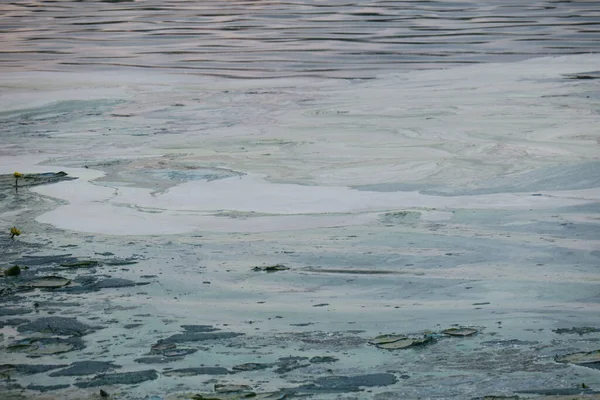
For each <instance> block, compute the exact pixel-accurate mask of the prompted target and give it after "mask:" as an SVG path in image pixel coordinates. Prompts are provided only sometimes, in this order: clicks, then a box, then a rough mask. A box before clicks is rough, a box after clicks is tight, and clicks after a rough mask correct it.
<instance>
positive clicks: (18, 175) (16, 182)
mask: <svg viewBox="0 0 600 400" xmlns="http://www.w3.org/2000/svg"><path fill="white" fill-rule="evenodd" d="M13 176H14V177H15V191H18V190H19V178H22V177H23V174H22V173H20V172H15V173H14V174H13Z"/></svg>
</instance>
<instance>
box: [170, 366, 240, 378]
mask: <svg viewBox="0 0 600 400" xmlns="http://www.w3.org/2000/svg"><path fill="white" fill-rule="evenodd" d="M230 373H231V371H230V370H228V369H227V368H223V367H195V368H180V369H172V370H168V371H163V373H162V374H163V375H164V376H196V375H227V374H230Z"/></svg>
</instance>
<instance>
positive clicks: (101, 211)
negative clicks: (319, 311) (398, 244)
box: [34, 176, 600, 235]
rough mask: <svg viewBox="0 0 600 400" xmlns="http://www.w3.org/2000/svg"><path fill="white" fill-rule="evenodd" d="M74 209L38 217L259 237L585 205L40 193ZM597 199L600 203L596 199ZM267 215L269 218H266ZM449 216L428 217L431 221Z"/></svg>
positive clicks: (65, 187) (186, 189)
mask: <svg viewBox="0 0 600 400" xmlns="http://www.w3.org/2000/svg"><path fill="white" fill-rule="evenodd" d="M34 190H35V191H36V192H38V193H40V194H44V195H47V196H51V197H55V198H59V199H63V200H67V201H69V203H70V204H69V205H65V206H60V207H58V208H57V209H56V210H54V211H51V212H48V213H45V214H43V215H42V216H40V217H38V218H37V220H38V221H39V222H44V223H50V224H53V225H55V226H57V227H59V228H63V229H69V230H75V231H82V232H94V233H110V234H132V235H133V234H135V235H141V234H171V233H182V232H189V231H194V230H197V231H224V232H227V231H235V232H256V231H274V230H295V229H307V228H317V227H328V226H343V225H356V224H362V223H366V222H369V221H373V220H374V219H376V217H377V214H378V213H381V212H384V211H387V210H393V209H406V208H418V209H422V208H434V209H442V210H443V209H450V210H451V209H462V208H469V209H516V210H519V209H522V210H525V209H527V210H528V209H534V208H555V207H559V206H566V205H575V204H584V203H586V202H588V201H590V200H589V199H588V200H585V199H577V198H575V199H574V198H573V193H572V192H569V198H565V197H560V196H531V195H528V194H494V195H481V196H454V197H440V196H428V195H423V194H420V193H418V192H391V193H379V192H368V191H358V190H352V189H349V188H346V187H321V186H319V187H316V186H303V185H294V184H277V183H270V182H267V181H266V180H264V178H261V177H257V176H242V177H231V178H227V179H222V180H217V181H209V182H207V181H194V182H187V183H184V184H182V185H178V186H176V187H174V188H172V189H170V190H169V191H167V192H164V193H162V194H156V193H154V192H152V191H151V190H150V189H145V188H135V187H134V188H132V187H120V188H118V189H114V188H109V187H102V186H97V185H94V184H91V183H89V182H86V181H84V180H79V181H71V182H62V183H59V184H55V185H49V186H43V187H38V188H36V189H34ZM596 195H597V196H596V197H595V199H600V193H596ZM265 214H266V215H265ZM448 214H449V213H442V212H433V213H432V212H426V217H425V219H426V220H442V219H447V218H448Z"/></svg>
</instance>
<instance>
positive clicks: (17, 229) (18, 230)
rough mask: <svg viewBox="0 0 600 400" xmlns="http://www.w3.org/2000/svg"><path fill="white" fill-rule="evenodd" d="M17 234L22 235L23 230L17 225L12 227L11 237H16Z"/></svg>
mask: <svg viewBox="0 0 600 400" xmlns="http://www.w3.org/2000/svg"><path fill="white" fill-rule="evenodd" d="M15 236H21V230H20V229H19V228H17V227H16V226H13V227H12V228H10V237H11V238H14V237H15Z"/></svg>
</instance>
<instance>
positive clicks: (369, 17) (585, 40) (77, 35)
mask: <svg viewBox="0 0 600 400" xmlns="http://www.w3.org/2000/svg"><path fill="white" fill-rule="evenodd" d="M0 49H1V51H0V54H1V56H0V60H1V61H2V64H1V66H0V68H2V69H3V70H67V71H72V70H90V69H99V68H104V69H106V68H114V67H115V66H119V67H129V68H155V69H162V70H169V71H179V72H185V73H194V74H203V75H218V76H227V77H236V78H239V77H253V78H265V77H282V76H298V75H304V76H327V77H372V76H374V75H376V74H377V73H378V72H380V71H382V70H386V71H387V70H402V69H414V68H440V67H447V66H452V65H459V64H468V63H481V62H489V61H501V62H505V61H514V60H520V59H525V58H530V57H536V56H547V55H559V54H581V53H589V52H596V51H598V50H600V2H597V1H556V0H555V1H515V0H508V1H500V0H487V1H473V0H470V1H447V0H441V1H440V0H437V1H394V0H373V1H364V0H363V1H359V0H327V1H323V0H297V1H276V0H271V1H232V0H227V1H187V0H179V1H178V0H138V1H127V0H104V1H71V0H68V1H65V0H58V1H47V0H25V1H14V2H2V4H0Z"/></svg>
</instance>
